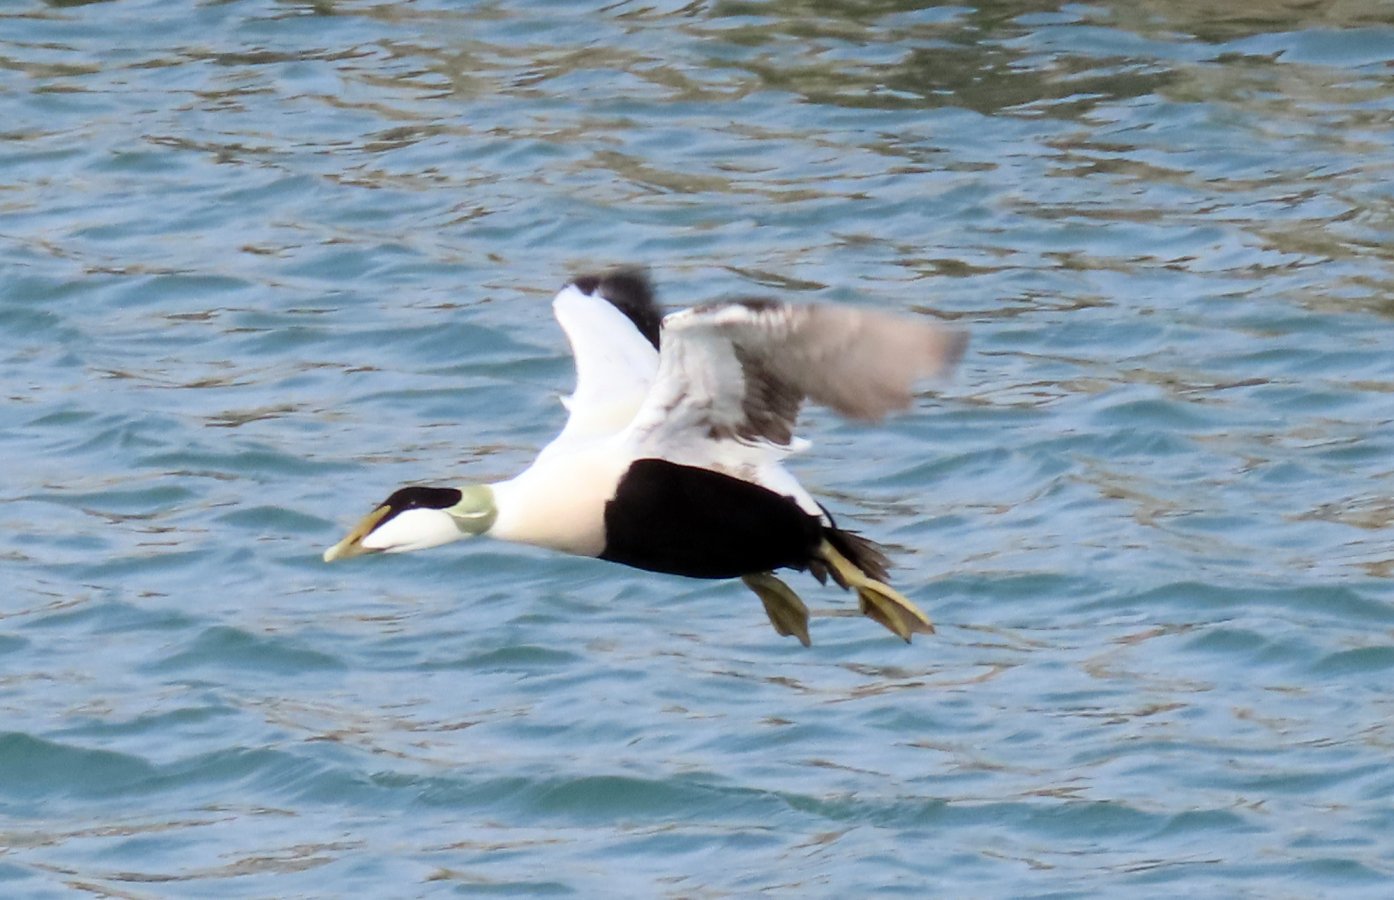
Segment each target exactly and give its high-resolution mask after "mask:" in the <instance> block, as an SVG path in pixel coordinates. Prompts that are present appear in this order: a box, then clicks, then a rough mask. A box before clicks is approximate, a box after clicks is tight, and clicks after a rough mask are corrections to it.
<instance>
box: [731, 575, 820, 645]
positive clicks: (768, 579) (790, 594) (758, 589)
mask: <svg viewBox="0 0 1394 900" xmlns="http://www.w3.org/2000/svg"><path fill="white" fill-rule="evenodd" d="M741 581H743V582H745V586H746V587H748V588H750V589H751V590H752V591H754V592H755V596H757V597H759V598H760V602H761V603H763V604H764V605H765V615H767V616H769V617H770V624H771V625H773V626H774V630H775V631H777V632H779V633H780V634H781V635H784V636H786V637H787V636H790V635H792V636H794V637H796V638H798V639H799V643H800V644H803V645H804V646H805V647H808V646H810V645H811V644H812V643H813V642H812V641H811V640H809V637H808V607H807V606H805V605H804V602H803V601H802V600H800V599H799V595H798V594H796V593H794V590H793V588H791V587H789V585H787V584H785V583H784V582H782V581H780V580H779V579H778V578H776V577H774V573H772V572H756V573H755V574H753V575H742V576H741Z"/></svg>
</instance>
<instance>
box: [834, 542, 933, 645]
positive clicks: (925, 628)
mask: <svg viewBox="0 0 1394 900" xmlns="http://www.w3.org/2000/svg"><path fill="white" fill-rule="evenodd" d="M818 552H819V555H820V556H821V557H822V559H823V561H824V562H826V563H827V565H828V569H829V573H830V574H831V575H832V577H833V580H834V581H836V582H837V583H838V584H839V585H841V586H842V587H844V588H847V589H848V590H853V591H856V592H857V598H858V600H859V601H860V603H859V605H860V607H861V611H862V615H864V616H866V617H867V618H868V619H871V620H872V621H873V622H876V623H877V624H879V625H881V626H882V627H884V628H886V629H888V630H889V631H891V632H893V633H894V634H895V635H896V636H897V637H899V638H900V639H901V640H903V641H905V642H907V643H908V642H909V641H910V637H911V636H912V635H914V634H916V633H918V634H933V633H934V623H932V622H931V621H930V620H929V616H927V615H925V614H924V612H923V611H921V610H920V608H919V607H918V606H916V605H915V604H914V603H912V602H911V601H910V599H909V598H908V597H906V596H905V595H904V594H902V593H900V592H899V591H897V590H896V589H895V588H893V587H891V586H890V585H888V584H886V583H884V582H881V581H877V580H876V579H875V578H872V577H871V576H869V575H867V574H866V573H865V572H863V571H862V570H861V569H859V568H857V567H856V566H855V565H853V564H852V562H851V561H849V560H848V559H847V557H845V556H843V555H842V554H841V553H839V552H838V551H837V548H835V547H833V545H832V544H830V543H828V542H827V541H824V542H823V546H822V547H820V548H819V551H818Z"/></svg>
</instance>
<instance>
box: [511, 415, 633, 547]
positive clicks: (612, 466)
mask: <svg viewBox="0 0 1394 900" xmlns="http://www.w3.org/2000/svg"><path fill="white" fill-rule="evenodd" d="M630 461H631V460H630V458H629V456H628V455H627V454H625V453H623V452H622V451H621V450H620V447H619V445H618V442H616V441H613V440H601V441H586V442H575V443H572V444H571V445H570V446H568V447H567V448H566V451H565V452H557V453H548V452H546V451H544V452H543V453H541V454H540V455H539V456H538V457H537V460H536V461H535V462H534V463H533V464H532V465H531V466H530V467H528V468H527V469H526V470H524V471H523V472H522V473H520V474H519V475H518V476H517V477H515V478H511V479H509V480H508V481H501V482H499V483H498V484H495V485H491V487H493V489H494V503H495V505H496V507H497V509H498V518H497V519H496V520H495V521H494V526H493V528H491V529H489V535H490V536H491V537H496V538H499V539H500V540H505V541H516V542H518V543H522V544H532V545H534V546H537V547H547V548H549V549H552V550H560V551H561V552H563V553H571V554H574V555H576V556H599V555H600V553H601V552H602V551H604V549H605V504H606V502H607V501H609V500H610V498H612V497H614V496H615V488H616V487H617V486H618V485H619V480H620V476H621V475H623V474H624V472H625V470H626V469H627V468H629V463H630Z"/></svg>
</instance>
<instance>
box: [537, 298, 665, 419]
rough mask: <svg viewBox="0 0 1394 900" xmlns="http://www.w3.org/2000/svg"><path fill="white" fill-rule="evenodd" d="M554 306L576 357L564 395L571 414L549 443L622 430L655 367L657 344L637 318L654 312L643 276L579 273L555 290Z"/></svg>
mask: <svg viewBox="0 0 1394 900" xmlns="http://www.w3.org/2000/svg"><path fill="white" fill-rule="evenodd" d="M634 291H638V296H634V295H633V292H634ZM607 296H608V297H610V298H611V299H606V298H607ZM636 305H637V306H636ZM621 306H625V307H626V308H628V309H630V312H629V313H626V312H622V311H621V309H620V307H621ZM552 311H553V312H554V313H555V314H556V317H557V321H558V322H559V323H561V327H562V330H563V331H564V332H566V339H567V342H568V343H570V344H571V354H572V356H573V357H575V360H576V390H575V391H574V392H573V393H572V394H571V396H570V397H566V398H564V399H563V400H562V402H563V403H564V404H565V405H566V407H567V409H568V410H570V412H571V415H570V417H569V418H568V419H567V422H566V427H564V428H563V429H562V431H561V434H559V435H558V436H557V438H556V440H554V441H553V442H552V444H553V445H556V444H565V443H568V442H570V441H573V440H584V439H588V438H596V437H602V436H605V435H609V434H614V433H616V432H618V431H620V430H622V429H623V428H625V426H627V425H628V424H629V423H630V421H631V420H632V419H633V418H634V414H635V412H636V411H637V410H638V409H639V407H640V405H641V404H642V403H643V400H644V397H645V396H646V395H647V394H648V392H649V388H650V387H651V386H652V384H653V380H654V377H655V374H656V373H657V371H658V350H657V349H656V348H655V346H654V344H653V343H651V342H650V339H649V338H648V337H646V336H645V335H644V334H643V333H642V332H641V331H640V330H639V328H640V326H639V324H638V323H639V322H640V321H643V316H645V315H648V316H651V317H652V318H653V320H654V322H655V323H656V321H657V318H658V312H657V307H655V306H653V301H652V298H651V295H650V294H649V288H648V283H647V280H646V279H644V277H643V275H642V273H638V272H620V273H612V274H611V275H607V276H603V277H588V278H578V279H577V280H576V283H575V284H569V285H567V286H566V287H564V288H562V290H561V292H560V293H559V294H557V296H556V299H555V300H553V301H552ZM646 324H647V323H646Z"/></svg>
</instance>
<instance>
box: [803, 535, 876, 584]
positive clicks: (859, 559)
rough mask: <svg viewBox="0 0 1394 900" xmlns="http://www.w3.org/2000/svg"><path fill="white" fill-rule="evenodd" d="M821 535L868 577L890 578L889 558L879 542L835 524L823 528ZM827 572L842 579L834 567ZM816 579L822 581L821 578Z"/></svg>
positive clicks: (836, 578) (815, 574)
mask: <svg viewBox="0 0 1394 900" xmlns="http://www.w3.org/2000/svg"><path fill="white" fill-rule="evenodd" d="M823 537H825V538H826V539H827V541H828V543H829V544H832V545H833V549H835V550H836V551H837V552H838V553H841V554H842V555H843V556H845V557H846V558H847V561H848V562H850V563H851V564H852V565H854V566H856V567H857V568H858V569H861V570H862V571H863V572H865V573H866V574H867V575H869V576H870V577H872V578H874V579H876V580H877V581H886V580H888V579H889V578H890V574H889V571H888V570H889V569H890V567H891V560H890V557H888V556H886V551H885V550H883V549H881V545H880V544H878V543H876V542H875V541H872V540H869V539H867V538H864V537H862V536H861V535H859V534H857V533H856V532H855V531H843V530H842V529H841V528H838V527H836V526H829V527H826V528H824V529H823ZM825 571H826V570H825ZM813 574H814V576H815V577H816V576H817V574H818V573H817V571H816V570H815V571H814V573H813ZM827 574H831V575H832V576H833V578H834V579H835V580H837V581H839V582H841V580H842V579H841V578H838V576H837V570H836V569H833V570H831V571H829V572H827ZM818 580H819V581H823V579H822V578H819V579H818ZM839 586H840V587H842V588H844V589H845V588H846V587H847V585H845V584H840V585H839Z"/></svg>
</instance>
